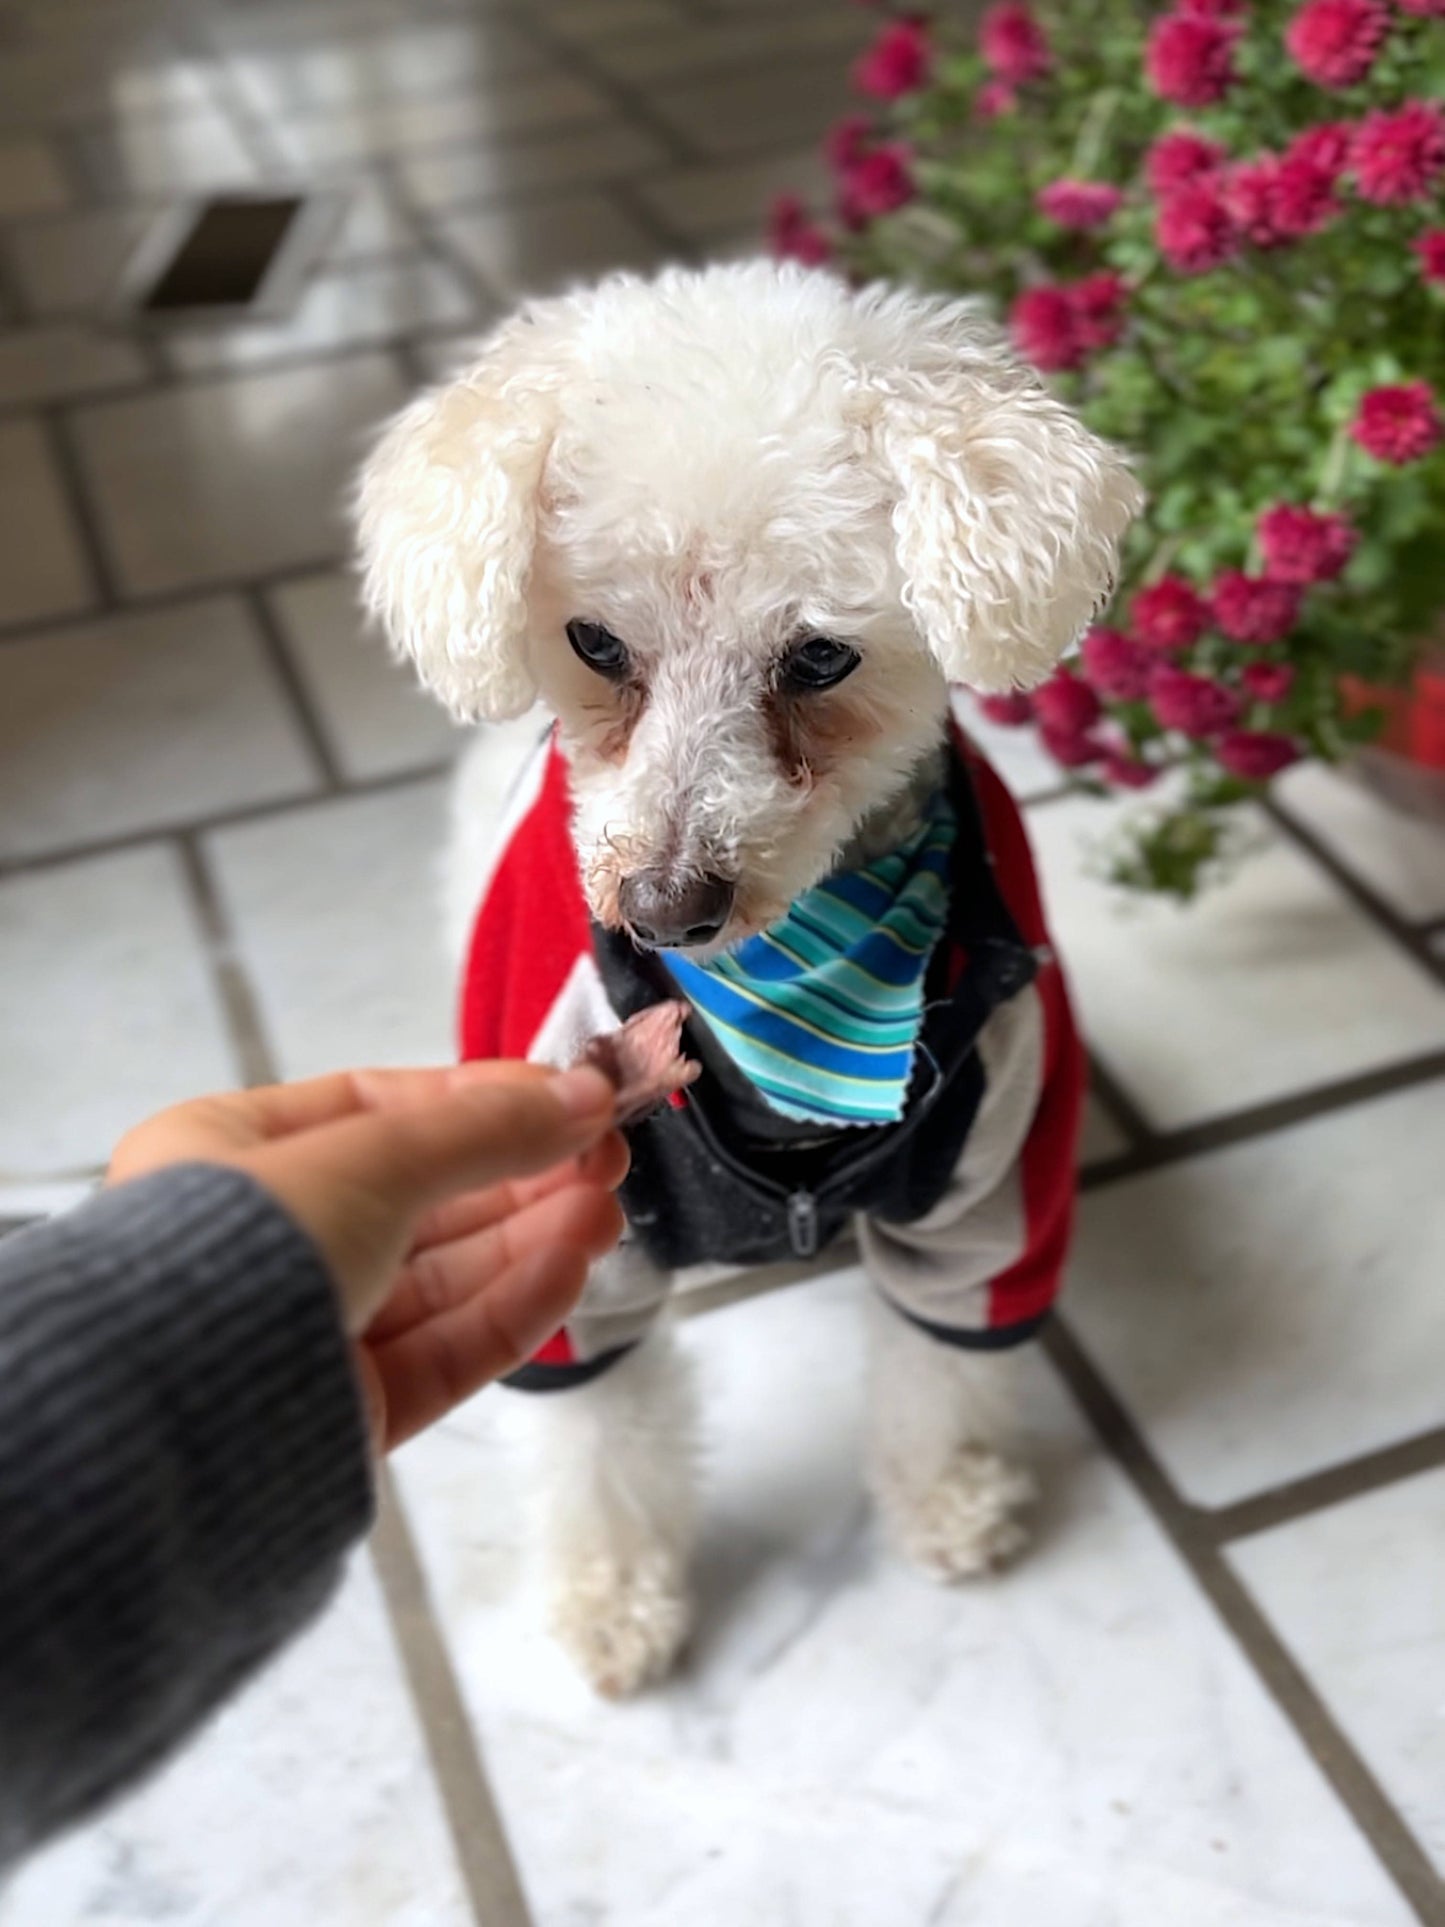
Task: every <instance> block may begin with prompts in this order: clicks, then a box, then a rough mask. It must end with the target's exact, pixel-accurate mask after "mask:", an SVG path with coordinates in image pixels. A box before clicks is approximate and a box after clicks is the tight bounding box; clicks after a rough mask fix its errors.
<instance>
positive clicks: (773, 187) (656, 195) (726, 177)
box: [637, 148, 829, 253]
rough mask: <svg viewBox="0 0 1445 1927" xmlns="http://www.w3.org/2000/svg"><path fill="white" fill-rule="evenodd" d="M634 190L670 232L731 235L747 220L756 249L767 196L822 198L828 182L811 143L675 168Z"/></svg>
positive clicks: (710, 236) (764, 221)
mask: <svg viewBox="0 0 1445 1927" xmlns="http://www.w3.org/2000/svg"><path fill="white" fill-rule="evenodd" d="M637 194H638V198H639V199H640V200H642V201H644V202H645V203H646V204H647V206H648V207H650V208H651V209H652V211H653V213H654V214H656V215H657V217H658V219H659V220H660V221H663V222H665V223H666V225H667V226H668V227H669V228H670V229H671V230H673V231H674V232H675V233H678V234H685V235H688V236H690V237H693V238H696V239H699V240H713V239H716V238H717V237H718V236H721V235H731V234H734V233H736V232H737V231H738V230H739V229H740V228H746V227H747V226H748V224H749V223H751V224H752V226H753V229H754V231H755V233H756V235H757V237H758V240H757V246H758V252H759V253H761V252H762V249H763V239H762V237H763V235H764V232H765V230H766V227H767V219H768V207H769V204H770V202H771V201H772V200H773V199H774V198H775V197H776V196H777V195H779V194H801V195H802V196H803V198H804V199H805V200H811V201H814V202H817V203H819V204H822V203H824V202H826V201H827V199H828V194H829V185H828V176H827V167H826V165H825V163H824V162H823V160H822V158H821V157H820V156H819V154H818V153H817V151H816V149H815V148H800V149H797V150H796V151H794V152H792V153H788V154H778V155H773V156H770V157H769V158H768V159H767V160H763V161H738V162H735V163H733V164H731V165H724V166H721V167H682V168H678V169H676V170H675V171H673V172H672V173H669V174H663V175H660V176H659V177H658V178H657V179H656V180H649V181H644V182H642V183H641V184H640V185H639V186H638V189H637Z"/></svg>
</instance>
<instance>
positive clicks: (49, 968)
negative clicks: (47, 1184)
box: [0, 848, 237, 1180]
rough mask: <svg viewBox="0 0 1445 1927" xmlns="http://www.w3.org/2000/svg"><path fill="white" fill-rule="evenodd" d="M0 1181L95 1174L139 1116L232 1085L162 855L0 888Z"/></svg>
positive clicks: (205, 979)
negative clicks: (0, 990) (0, 986)
mask: <svg viewBox="0 0 1445 1927" xmlns="http://www.w3.org/2000/svg"><path fill="white" fill-rule="evenodd" d="M0 982H3V983H4V985H5V995H4V997H3V998H0V1064H3V1065H4V1066H5V1074H4V1076H3V1078H0V1170H3V1171H4V1173H5V1175H6V1177H7V1178H9V1179H22V1180H42V1179H58V1178H63V1177H65V1176H66V1175H67V1174H71V1175H73V1174H75V1173H76V1172H79V1171H85V1170H88V1169H92V1168H99V1167H100V1166H102V1165H103V1164H104V1163H105V1161H106V1160H107V1158H108V1157H109V1156H110V1153H111V1149H112V1147H113V1146H114V1144H115V1141H116V1139H117V1138H118V1137H120V1136H121V1134H122V1133H123V1132H125V1131H127V1130H129V1129H130V1127H131V1125H133V1124H135V1123H136V1122H137V1121H138V1120H139V1119H140V1118H143V1117H147V1116H149V1115H150V1113H151V1112H152V1111H157V1110H160V1109H161V1108H162V1106H164V1105H166V1104H174V1103H176V1102H178V1101H179V1100H180V1099H181V1098H184V1097H194V1096H197V1095H198V1094H199V1093H200V1092H202V1091H214V1090H222V1089H224V1088H225V1087H226V1086H227V1085H230V1084H233V1083H234V1082H235V1081H236V1074H237V1067H236V1065H235V1063H234V1061H233V1059H232V1056H231V1052H230V1049H229V1046H228V1044H227V1041H226V1034H225V1030H224V1026H223V1023H222V1017H221V1012H220V1008H219V1006H218V1004H217V1001H216V995H215V991H214V989H213V986H212V983H211V978H210V974H209V972H208V970H207V968H206V963H205V957H204V953H203V951H202V947H201V936H200V931H199V929H198V926H197V923H196V919H195V916H194V913H193V911H192V908H191V904H190V901H189V899H188V897H187V895H186V892H185V887H184V881H183V878H182V875H181V870H180V864H179V861H178V860H177V858H176V856H175V854H174V852H172V851H171V850H168V849H158V848H152V849H144V850H129V851H126V852H124V853H123V854H119V855H116V856H108V857H97V858H94V859H92V860H91V861H89V862H85V863H67V864H64V865H62V866H61V867H59V868H57V869H54V870H44V871H36V872H34V873H33V874H31V875H26V876H14V877H8V878H4V879H0Z"/></svg>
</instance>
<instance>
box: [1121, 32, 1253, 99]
mask: <svg viewBox="0 0 1445 1927" xmlns="http://www.w3.org/2000/svg"><path fill="white" fill-rule="evenodd" d="M1238 38H1239V28H1238V27H1237V26H1235V25H1233V24H1232V23H1231V22H1228V21H1224V20H1214V19H1207V18H1203V17H1201V16H1200V15H1199V14H1197V13H1167V14H1165V16H1164V18H1163V19H1162V20H1156V21H1155V23H1154V25H1153V27H1151V28H1150V30H1149V41H1148V45H1147V47H1146V49H1145V53H1144V71H1145V72H1146V73H1147V75H1148V76H1149V84H1150V86H1151V87H1152V88H1153V89H1154V92H1155V93H1156V94H1157V95H1158V96H1159V98H1160V99H1161V100H1172V101H1173V102H1174V103H1175V104H1176V105H1177V106H1180V107H1212V106H1213V105H1214V103H1215V101H1217V100H1223V98H1224V96H1225V95H1226V94H1227V93H1228V92H1229V89H1230V87H1231V86H1232V85H1233V83H1234V43H1235V41H1236V40H1237V39H1238Z"/></svg>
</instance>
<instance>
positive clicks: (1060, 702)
mask: <svg viewBox="0 0 1445 1927" xmlns="http://www.w3.org/2000/svg"><path fill="white" fill-rule="evenodd" d="M1033 703H1034V714H1035V715H1036V716H1037V717H1038V719H1039V723H1040V725H1041V727H1043V728H1046V729H1052V730H1056V731H1058V732H1060V733H1062V734H1063V735H1066V736H1082V735H1083V734H1084V732H1085V730H1087V729H1092V727H1093V726H1094V724H1095V723H1096V722H1097V721H1098V720H1099V698H1098V697H1097V696H1096V695H1095V694H1094V692H1093V690H1092V689H1090V687H1089V685H1088V684H1087V683H1086V682H1084V681H1082V680H1081V678H1080V677H1078V676H1076V675H1075V674H1074V672H1073V670H1072V669H1056V670H1055V671H1054V673H1053V675H1052V676H1050V678H1049V680H1048V681H1047V682H1046V683H1042V684H1040V686H1039V687H1038V688H1037V689H1036V690H1035V691H1034V695H1033Z"/></svg>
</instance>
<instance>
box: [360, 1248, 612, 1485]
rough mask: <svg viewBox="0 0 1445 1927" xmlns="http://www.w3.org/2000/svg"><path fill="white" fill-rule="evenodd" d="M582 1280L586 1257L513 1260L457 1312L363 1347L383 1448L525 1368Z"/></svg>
mask: <svg viewBox="0 0 1445 1927" xmlns="http://www.w3.org/2000/svg"><path fill="white" fill-rule="evenodd" d="M586 1282H587V1254H586V1253H585V1252H584V1251H574V1250H570V1249H568V1248H567V1247H565V1246H561V1247H558V1246H552V1247H550V1248H549V1249H547V1250H545V1251H537V1252H533V1253H532V1254H531V1255H530V1256H528V1257H526V1258H523V1259H521V1260H519V1262H518V1263H517V1264H515V1265H513V1266H512V1267H511V1268H510V1270H508V1271H506V1272H504V1273H503V1275H502V1276H501V1277H500V1278H498V1279H497V1280H496V1281H495V1283H494V1284H493V1285H492V1287H491V1289H490V1290H489V1291H486V1292H482V1293H480V1294H478V1295H477V1296H475V1297H473V1298H470V1299H468V1300H467V1301H466V1303H465V1304H463V1305H460V1306H458V1307H457V1309H456V1310H454V1311H451V1312H447V1313H446V1314H445V1315H444V1316H442V1317H440V1318H434V1319H431V1320H429V1321H428V1322H427V1323H425V1324H422V1325H418V1326H416V1327H415V1328H414V1329H413V1330H412V1331H409V1332H405V1333H403V1334H402V1336H401V1337H399V1338H396V1339H393V1340H392V1341H391V1343H390V1344H387V1345H377V1346H368V1347H367V1351H368V1354H369V1357H370V1361H371V1365H372V1368H373V1370H374V1372H375V1377H376V1383H377V1385H378V1386H379V1388H380V1392H381V1397H382V1401H383V1404H384V1407H385V1411H386V1446H387V1449H388V1450H390V1449H391V1448H392V1447H394V1446H397V1445H402V1444H404V1443H405V1442H406V1440H407V1439H409V1438H412V1437H414V1436H415V1434H416V1433H418V1432H420V1431H422V1430H423V1429H424V1428H425V1427H426V1426H428V1425H432V1424H434V1423H435V1422H436V1420H437V1419H439V1418H443V1417H445V1415H446V1414H447V1413H448V1412H449V1411H451V1410H452V1408H453V1407H454V1406H456V1405H460V1404H461V1403H462V1401H463V1400H464V1399H467V1398H470V1397H471V1396H472V1395H473V1393H475V1392H478V1391H480V1390H481V1388H482V1387H483V1386H484V1385H489V1384H491V1382H492V1381H493V1380H494V1379H497V1378H502V1377H504V1376H505V1375H506V1374H507V1373H508V1372H511V1371H515V1370H516V1368H517V1367H518V1366H519V1365H521V1364H523V1363H525V1361H526V1360H527V1359H529V1358H530V1357H531V1356H532V1354H533V1353H534V1352H535V1351H536V1350H537V1349H538V1348H539V1347H540V1346H541V1345H543V1344H545V1342H546V1341H547V1339H548V1338H550V1337H551V1336H552V1334H553V1332H555V1331H557V1330H559V1329H560V1327H561V1326H562V1325H564V1324H565V1323H566V1322H567V1318H568V1315H569V1313H570V1312H571V1310H572V1308H573V1306H574V1305H575V1304H576V1302H577V1300H578V1299H579V1298H580V1297H581V1295H582V1288H583V1286H584V1285H585V1284H586Z"/></svg>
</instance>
